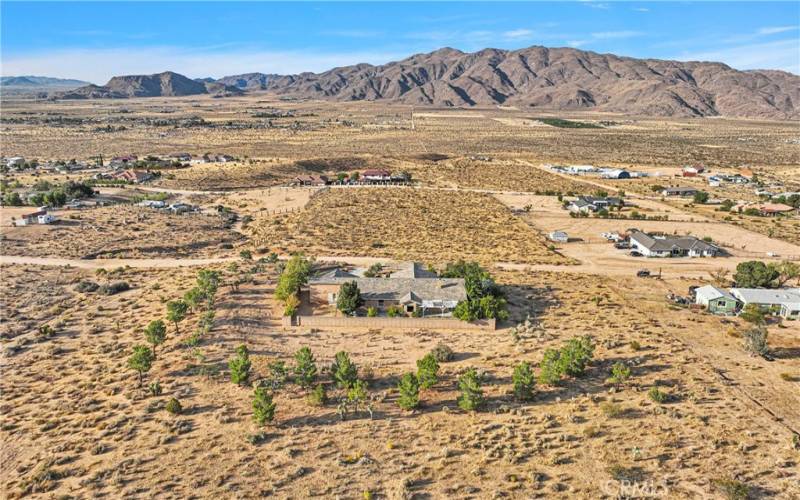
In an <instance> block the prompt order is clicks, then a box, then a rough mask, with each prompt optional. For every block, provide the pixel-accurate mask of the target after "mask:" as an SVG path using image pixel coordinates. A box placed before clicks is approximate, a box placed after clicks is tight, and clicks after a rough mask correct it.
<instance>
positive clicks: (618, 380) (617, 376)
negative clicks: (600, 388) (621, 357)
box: [609, 361, 631, 384]
mask: <svg viewBox="0 0 800 500" xmlns="http://www.w3.org/2000/svg"><path fill="white" fill-rule="evenodd" d="M629 378H631V368H630V367H629V366H628V365H626V364H625V363H623V362H621V361H617V362H616V363H614V365H613V366H612V367H611V377H610V378H609V380H611V381H612V382H613V383H615V384H624V383H625V381H626V380H628V379H629Z"/></svg>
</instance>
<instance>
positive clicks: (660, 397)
mask: <svg viewBox="0 0 800 500" xmlns="http://www.w3.org/2000/svg"><path fill="white" fill-rule="evenodd" d="M647 397H649V398H650V399H651V400H653V401H655V402H656V403H659V404H661V403H663V402H665V401H666V400H667V393H665V392H663V391H662V390H661V389H659V388H658V387H651V388H650V390H649V391H647Z"/></svg>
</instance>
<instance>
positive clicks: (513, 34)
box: [503, 29, 533, 39]
mask: <svg viewBox="0 0 800 500" xmlns="http://www.w3.org/2000/svg"><path fill="white" fill-rule="evenodd" d="M532 35H533V31H531V30H526V29H517V30H511V31H505V32H503V37H504V38H510V39H519V38H530V37H531V36H532Z"/></svg>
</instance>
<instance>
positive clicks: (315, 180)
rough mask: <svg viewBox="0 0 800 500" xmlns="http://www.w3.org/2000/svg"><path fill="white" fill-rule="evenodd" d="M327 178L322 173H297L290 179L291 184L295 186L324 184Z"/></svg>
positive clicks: (326, 182)
mask: <svg viewBox="0 0 800 500" xmlns="http://www.w3.org/2000/svg"><path fill="white" fill-rule="evenodd" d="M328 182H329V180H328V177H327V176H324V175H298V176H297V177H295V178H294V179H292V184H294V185H296V186H324V185H326V184H328Z"/></svg>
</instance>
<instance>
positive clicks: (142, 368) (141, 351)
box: [128, 345, 153, 387]
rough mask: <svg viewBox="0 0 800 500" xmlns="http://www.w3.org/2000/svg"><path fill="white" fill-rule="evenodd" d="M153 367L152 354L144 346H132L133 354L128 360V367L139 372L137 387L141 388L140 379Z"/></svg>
mask: <svg viewBox="0 0 800 500" xmlns="http://www.w3.org/2000/svg"><path fill="white" fill-rule="evenodd" d="M152 366H153V352H152V351H151V350H150V348H149V347H147V346H144V345H135V346H133V354H131V357H130V358H128V367H129V368H130V369H131V370H136V371H137V372H139V387H141V386H142V377H143V375H144V374H145V373H146V372H149V371H150V368H151V367H152Z"/></svg>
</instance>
